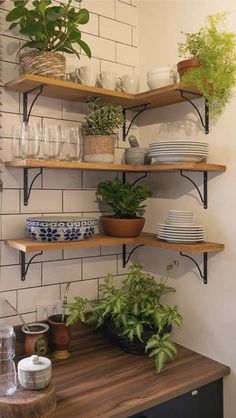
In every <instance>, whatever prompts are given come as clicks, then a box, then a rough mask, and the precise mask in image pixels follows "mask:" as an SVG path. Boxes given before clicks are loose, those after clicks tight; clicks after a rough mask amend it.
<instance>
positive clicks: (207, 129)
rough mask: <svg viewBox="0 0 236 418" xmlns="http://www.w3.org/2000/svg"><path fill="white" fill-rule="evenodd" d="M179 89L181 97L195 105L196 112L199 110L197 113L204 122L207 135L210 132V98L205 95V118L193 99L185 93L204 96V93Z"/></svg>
mask: <svg viewBox="0 0 236 418" xmlns="http://www.w3.org/2000/svg"><path fill="white" fill-rule="evenodd" d="M177 90H178V91H180V94H181V97H182V98H183V99H184V100H186V101H187V102H188V103H190V104H191V105H192V106H193V107H194V109H195V110H196V112H197V114H198V116H199V118H200V121H201V124H202V126H203V128H204V130H205V134H206V135H207V134H209V102H208V99H207V98H206V97H205V111H204V120H203V117H202V115H201V113H200V111H199V109H198V107H197V106H196V105H195V104H194V103H193V101H192V100H191V99H189V97H187V96H186V95H185V93H186V94H193V95H195V96H197V97H202V95H201V94H200V93H197V92H196V91H191V90H184V89H177Z"/></svg>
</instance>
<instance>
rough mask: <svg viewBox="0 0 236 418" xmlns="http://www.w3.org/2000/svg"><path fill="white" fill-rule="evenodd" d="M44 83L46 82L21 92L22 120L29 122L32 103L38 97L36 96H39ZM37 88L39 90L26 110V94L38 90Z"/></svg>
mask: <svg viewBox="0 0 236 418" xmlns="http://www.w3.org/2000/svg"><path fill="white" fill-rule="evenodd" d="M45 85H46V84H41V85H40V86H37V87H34V88H33V89H31V90H29V91H27V92H25V93H23V122H25V123H28V122H29V118H30V114H31V111H32V109H33V107H34V104H35V102H36V100H37V99H38V97H39V96H41V94H42V92H43V88H44V86H45ZM38 89H39V92H38V93H37V94H36V96H35V98H34V99H33V101H32V103H31V105H30V108H29V110H28V94H30V93H33V92H34V91H35V90H38Z"/></svg>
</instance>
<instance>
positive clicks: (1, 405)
mask: <svg viewBox="0 0 236 418" xmlns="http://www.w3.org/2000/svg"><path fill="white" fill-rule="evenodd" d="M55 408H56V395H55V389H54V385H53V384H52V383H50V384H49V386H48V387H47V388H45V389H43V390H26V389H24V388H22V386H20V384H19V383H18V387H17V390H16V392H15V394H14V395H12V396H6V397H0V418H44V417H48V416H49V415H50V414H51V413H52V412H53V411H54V409H55Z"/></svg>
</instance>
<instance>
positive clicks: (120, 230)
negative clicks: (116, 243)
mask: <svg viewBox="0 0 236 418" xmlns="http://www.w3.org/2000/svg"><path fill="white" fill-rule="evenodd" d="M100 221H101V225H102V228H103V231H104V233H105V234H106V235H111V236H112V237H126V238H127V237H137V236H138V235H139V234H140V232H141V231H142V229H143V226H144V223H145V219H144V218H142V217H140V218H133V219H126V218H116V217H115V216H101V217H100Z"/></svg>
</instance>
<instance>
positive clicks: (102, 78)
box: [97, 71, 116, 90]
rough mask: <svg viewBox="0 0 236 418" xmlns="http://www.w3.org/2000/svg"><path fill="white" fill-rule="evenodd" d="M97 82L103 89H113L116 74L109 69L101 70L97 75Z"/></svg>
mask: <svg viewBox="0 0 236 418" xmlns="http://www.w3.org/2000/svg"><path fill="white" fill-rule="evenodd" d="M97 83H98V85H99V86H100V87H103V88H104V89H111V90H115V87H116V74H115V73H112V72H111V71H101V72H100V73H99V74H98V76H97Z"/></svg>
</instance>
